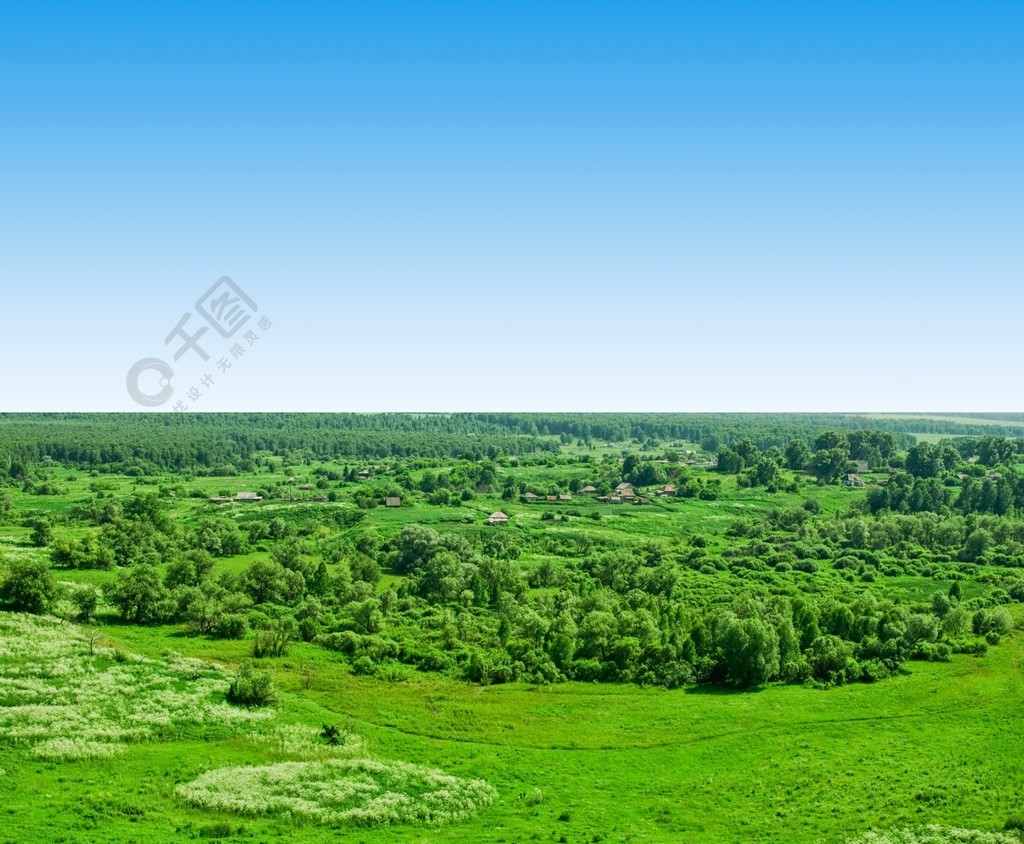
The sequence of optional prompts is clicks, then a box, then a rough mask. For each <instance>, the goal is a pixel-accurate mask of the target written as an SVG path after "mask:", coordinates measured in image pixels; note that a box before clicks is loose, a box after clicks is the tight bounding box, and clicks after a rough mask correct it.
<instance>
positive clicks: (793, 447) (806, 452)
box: [786, 440, 811, 471]
mask: <svg viewBox="0 0 1024 844" xmlns="http://www.w3.org/2000/svg"><path fill="white" fill-rule="evenodd" d="M810 462H811V449H810V448H809V447H808V445H807V442H806V441H805V440H790V441H789V444H788V445H787V446H786V465H787V466H788V467H789V468H790V469H794V470H797V471H799V470H800V469H805V468H807V464H808V463H810Z"/></svg>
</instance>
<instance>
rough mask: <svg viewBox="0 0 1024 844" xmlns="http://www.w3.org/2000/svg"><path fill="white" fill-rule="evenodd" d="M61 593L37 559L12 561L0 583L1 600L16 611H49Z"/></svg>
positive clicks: (45, 568) (45, 566)
mask: <svg viewBox="0 0 1024 844" xmlns="http://www.w3.org/2000/svg"><path fill="white" fill-rule="evenodd" d="M60 594H61V589H60V586H59V584H58V583H57V581H56V580H55V579H54V577H53V574H52V573H51V572H50V568H49V566H47V565H46V563H43V562H39V561H37V560H16V561H14V562H12V563H11V564H10V565H9V566H8V569H7V574H6V575H5V576H4V578H3V580H2V581H0V601H2V602H3V603H4V604H6V605H7V606H9V607H10V608H11V609H13V610H17V611H19V612H30V613H36V614H37V615H40V614H42V613H45V612H48V611H49V610H50V608H51V607H52V606H53V604H54V602H55V601H56V600H57V598H58V597H60Z"/></svg>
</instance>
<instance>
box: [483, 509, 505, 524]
mask: <svg viewBox="0 0 1024 844" xmlns="http://www.w3.org/2000/svg"><path fill="white" fill-rule="evenodd" d="M487 524H489V525H507V524H508V516H506V515H505V514H504V513H502V512H501V511H500V510H499V511H498V512H497V513H491V515H490V516H488V518H487Z"/></svg>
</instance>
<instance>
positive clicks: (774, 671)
mask: <svg viewBox="0 0 1024 844" xmlns="http://www.w3.org/2000/svg"><path fill="white" fill-rule="evenodd" d="M717 626H718V628H719V629H718V635H717V637H716V638H717V640H718V647H719V649H720V650H721V654H722V662H723V664H724V666H725V674H726V680H727V681H728V682H729V683H731V684H732V685H734V686H738V687H739V688H741V689H749V688H756V687H758V686H763V685H765V684H766V683H767V682H768V681H769V680H772V679H773V678H775V677H777V676H778V674H779V634H778V633H777V632H776V631H775V628H774V627H772V625H770V624H768V623H767V622H766V621H763V620H762V619H760V618H755V617H752V618H737V617H736V616H735V615H733V614H732V613H727V614H726V615H725V616H724V617H723V618H722V619H721V620H720V622H719V625H717Z"/></svg>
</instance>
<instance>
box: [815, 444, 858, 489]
mask: <svg viewBox="0 0 1024 844" xmlns="http://www.w3.org/2000/svg"><path fill="white" fill-rule="evenodd" d="M819 439H820V438H819ZM849 464H850V459H849V455H848V454H847V453H846V451H845V450H843V449H841V448H826V449H822V450H820V451H818V452H817V454H815V455H814V459H813V460H812V461H811V468H812V469H813V470H814V473H815V474H816V475H817V476H818V478H819V479H820V480H822V481H824V482H825V483H827V484H830V483H834V482H835V481H836V480H838V479H839V478H840V477H842V476H843V475H845V474H846V472H847V469H848V468H849Z"/></svg>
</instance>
